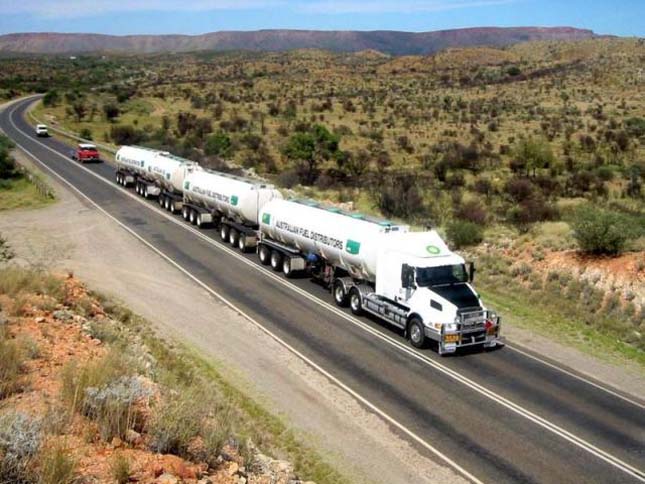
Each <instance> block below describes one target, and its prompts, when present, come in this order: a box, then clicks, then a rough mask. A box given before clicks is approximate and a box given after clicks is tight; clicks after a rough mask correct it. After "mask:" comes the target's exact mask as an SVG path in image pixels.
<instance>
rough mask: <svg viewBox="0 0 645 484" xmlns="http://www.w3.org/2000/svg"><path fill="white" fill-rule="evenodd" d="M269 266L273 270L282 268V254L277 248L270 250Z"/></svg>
mask: <svg viewBox="0 0 645 484" xmlns="http://www.w3.org/2000/svg"><path fill="white" fill-rule="evenodd" d="M271 267H272V268H273V270H274V271H279V270H280V269H282V254H281V253H280V252H278V251H277V250H273V251H271Z"/></svg>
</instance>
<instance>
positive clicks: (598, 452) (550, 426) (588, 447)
mask: <svg viewBox="0 0 645 484" xmlns="http://www.w3.org/2000/svg"><path fill="white" fill-rule="evenodd" d="M16 109H17V107H14V108H13V109H12V110H11V113H10V114H9V122H10V123H11V125H12V126H13V127H14V129H16V130H17V131H18V132H20V133H22V134H23V135H25V136H29V135H28V134H27V133H25V132H24V131H22V130H21V129H20V128H18V127H17V126H16V124H15V123H14V122H13V118H12V115H13V113H14V112H15V111H16ZM33 141H34V142H36V143H38V144H40V145H41V146H42V147H44V148H46V149H47V150H49V151H51V152H52V153H54V154H56V155H57V156H59V157H61V158H62V159H64V160H65V161H67V162H69V163H72V164H73V165H74V166H76V167H78V168H81V169H83V170H85V171H86V172H87V173H89V174H91V175H92V176H94V177H96V178H98V179H99V180H101V181H102V182H103V183H106V184H107V185H109V186H111V187H113V188H114V189H117V190H120V191H122V192H123V193H124V194H126V195H127V196H129V197H131V198H132V199H133V200H136V201H137V202H139V203H141V204H142V205H143V206H145V207H148V208H149V209H150V210H152V211H154V212H156V213H158V214H159V215H161V216H163V217H165V218H166V219H168V220H169V221H172V222H174V223H176V224H177V225H179V226H180V227H183V228H185V229H186V230H188V231H190V232H192V233H194V234H196V235H197V236H199V237H200V238H202V239H203V240H205V241H206V242H208V243H209V244H211V245H213V246H214V247H217V248H218V249H220V250H222V251H224V252H226V253H228V254H230V255H231V256H232V257H236V258H237V259H238V260H240V261H242V262H244V263H246V264H248V265H249V266H251V267H253V268H254V269H255V270H258V271H259V272H262V273H264V274H265V275H266V276H268V277H271V278H272V279H274V280H275V281H276V282H278V283H280V284H283V285H285V286H287V287H289V288H291V289H292V290H293V291H295V292H297V293H298V294H301V295H302V296H303V297H306V298H307V299H309V300H311V301H313V302H315V303H317V304H319V305H320V306H322V307H324V308H326V309H328V310H329V311H331V312H333V313H334V314H336V315H338V316H339V317H342V318H343V319H345V320H347V321H349V322H350V323H352V324H354V325H355V326H357V327H359V328H361V329H363V330H365V331H367V332H368V333H370V334H372V335H374V336H375V337H377V338H379V339H381V340H382V341H384V342H385V343H387V344H389V345H391V346H394V347H396V348H398V349H399V350H401V351H403V352H405V353H407V354H408V355H410V356H412V357H413V358H416V359H417V360H419V361H422V362H423V363H425V364H427V365H428V366H431V367H433V368H434V369H436V370H438V371H440V372H441V373H443V374H444V375H447V376H449V377H450V378H452V379H454V380H456V381H457V382H459V383H461V384H463V385H465V386H467V387H468V388H470V389H472V390H474V391H475V392H477V393H479V394H480V395H483V396H485V397H487V398H489V399H490V400H493V401H495V402H496V403H498V404H500V405H502V406H504V407H505V408H507V409H509V410H511V411H512V412H514V413H516V414H518V415H520V416H522V417H524V418H526V419H528V420H529V421H531V422H533V423H535V424H537V425H539V426H540V427H542V428H544V429H546V430H548V431H550V432H552V433H554V434H555V435H558V436H559V437H561V438H563V439H565V440H567V441H568V442H570V443H572V444H574V445H576V446H577V447H579V448H581V449H583V450H585V451H586V452H588V453H590V454H592V455H594V456H595V457H597V458H599V459H601V460H603V461H605V462H607V463H608V464H610V465H612V466H614V467H616V468H617V469H619V470H621V471H623V472H625V473H626V474H629V475H631V476H633V477H635V478H636V479H638V480H639V481H641V482H645V472H643V471H641V470H639V469H637V468H636V467H633V466H632V465H630V464H628V463H627V462H624V461H622V460H621V459H619V458H618V457H615V456H613V455H612V454H610V453H608V452H606V451H604V450H602V449H600V448H598V447H596V446H594V445H593V444H591V443H590V442H587V441H586V440H584V439H582V438H580V437H578V436H576V435H574V434H572V433H571V432H569V431H567V430H565V429H563V428H562V427H560V426H558V425H556V424H554V423H552V422H550V421H548V420H546V419H544V418H542V417H540V416H539V415H537V414H535V413H533V412H531V411H530V410H528V409H525V408H524V407H522V406H521V405H518V404H516V403H513V402H512V401H510V400H508V399H507V398H505V397H503V396H501V395H499V394H497V393H495V392H494V391H492V390H489V389H488V388H486V387H484V386H483V385H480V384H479V383H477V382H475V381H473V380H470V379H469V378H467V377H466V376H464V375H461V374H459V373H458V372H456V371H454V370H452V369H450V368H448V367H446V366H444V365H442V364H441V363H438V362H436V361H434V360H432V359H430V358H428V357H427V356H424V355H422V354H420V353H418V352H416V351H413V350H411V349H410V348H409V347H407V346H405V345H403V344H401V343H400V342H399V341H397V340H395V339H393V338H392V337H390V336H387V335H384V334H382V333H381V332H380V331H377V330H375V329H373V328H372V327H370V326H369V325H367V324H365V323H363V322H362V321H360V320H358V319H356V318H354V317H351V316H349V315H347V314H346V313H344V312H342V311H340V310H339V309H338V308H336V307H334V306H332V305H330V304H328V303H326V302H324V301H322V300H320V299H319V298H317V297H315V296H313V295H311V294H309V293H308V292H306V291H304V290H303V289H301V288H299V287H298V286H296V285H294V284H292V283H290V282H288V281H287V280H285V279H283V278H281V277H279V276H277V275H276V274H274V273H272V272H270V271H268V270H267V269H265V268H264V267H262V266H258V265H257V264H254V263H253V262H251V261H250V260H248V259H246V258H245V257H242V256H241V255H240V254H238V253H237V252H235V251H233V250H232V249H230V248H228V247H226V246H224V245H222V244H219V243H217V242H215V241H214V240H212V239H210V238H209V237H206V236H205V235H204V234H202V233H201V232H199V231H197V230H196V229H194V228H193V227H190V226H188V225H186V224H185V223H182V222H180V221H179V220H178V219H177V218H176V217H173V216H171V215H169V214H167V213H166V212H163V211H161V210H160V209H158V208H157V207H156V206H154V205H152V204H150V203H146V202H145V201H144V200H142V199H141V198H139V197H137V196H135V195H133V194H132V193H131V192H129V191H127V190H126V189H124V188H122V187H120V186H118V185H115V184H113V183H111V182H110V181H108V180H106V179H105V178H103V177H102V176H100V175H98V174H97V173H94V172H93V171H91V170H89V169H88V168H86V167H84V166H82V165H79V164H77V163H75V162H73V161H71V160H69V159H68V158H67V157H65V156H63V155H62V154H60V153H58V152H57V151H55V150H54V149H52V148H50V147H49V146H47V145H45V144H44V143H41V142H40V141H38V140H35V139H34V140H33ZM25 151H26V150H25ZM31 156H32V157H33V155H31ZM41 164H42V163H41ZM44 166H46V165H44ZM48 169H49V168H48ZM50 171H51V169H50ZM68 184H69V183H68ZM77 191H78V190H77ZM92 203H94V202H92ZM101 210H102V209H101ZM102 211H103V210H102ZM108 215H109V214H108ZM119 224H120V222H119ZM128 230H130V229H128ZM137 237H138V236H137ZM242 314H243V313H242ZM258 324H259V323H258ZM263 329H265V328H263ZM266 331H268V330H266ZM428 445H429V444H428ZM437 452H438V451H437Z"/></svg>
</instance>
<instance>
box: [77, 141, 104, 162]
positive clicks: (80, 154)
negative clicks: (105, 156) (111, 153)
mask: <svg viewBox="0 0 645 484" xmlns="http://www.w3.org/2000/svg"><path fill="white" fill-rule="evenodd" d="M72 159H73V160H77V161H80V162H81V163H86V162H90V161H101V157H100V155H99V151H98V149H96V146H95V145H93V144H89V143H79V144H78V146H77V147H76V149H75V150H74V151H72Z"/></svg>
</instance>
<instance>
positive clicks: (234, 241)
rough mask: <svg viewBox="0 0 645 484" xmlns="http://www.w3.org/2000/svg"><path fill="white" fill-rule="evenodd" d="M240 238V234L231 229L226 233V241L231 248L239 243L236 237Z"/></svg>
mask: <svg viewBox="0 0 645 484" xmlns="http://www.w3.org/2000/svg"><path fill="white" fill-rule="evenodd" d="M239 236H240V233H239V232H238V231H237V230H235V229H231V230H229V231H228V241H229V242H230V244H231V245H232V246H233V247H237V243H238V241H239V239H238V237H239Z"/></svg>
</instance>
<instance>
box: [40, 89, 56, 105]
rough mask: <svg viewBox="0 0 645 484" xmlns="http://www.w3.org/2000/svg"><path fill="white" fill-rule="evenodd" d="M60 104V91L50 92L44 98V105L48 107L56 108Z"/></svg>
mask: <svg viewBox="0 0 645 484" xmlns="http://www.w3.org/2000/svg"><path fill="white" fill-rule="evenodd" d="M59 102H60V96H59V94H58V91H48V92H47V94H45V96H44V97H43V104H44V105H45V106H47V107H50V106H56V105H57V104H58V103H59Z"/></svg>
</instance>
